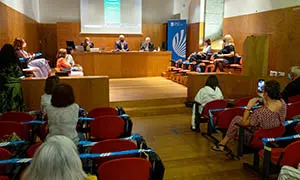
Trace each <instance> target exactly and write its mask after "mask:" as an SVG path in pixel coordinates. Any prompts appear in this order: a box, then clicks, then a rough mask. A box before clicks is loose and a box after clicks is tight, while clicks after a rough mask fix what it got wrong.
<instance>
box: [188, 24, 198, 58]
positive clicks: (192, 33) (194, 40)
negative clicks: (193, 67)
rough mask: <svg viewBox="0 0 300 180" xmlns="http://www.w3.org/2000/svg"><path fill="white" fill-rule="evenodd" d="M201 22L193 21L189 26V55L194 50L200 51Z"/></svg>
mask: <svg viewBox="0 0 300 180" xmlns="http://www.w3.org/2000/svg"><path fill="white" fill-rule="evenodd" d="M199 31H200V23H192V24H189V25H188V27H187V51H186V52H187V57H188V56H189V55H190V54H191V53H192V52H197V51H199V35H200V33H199Z"/></svg>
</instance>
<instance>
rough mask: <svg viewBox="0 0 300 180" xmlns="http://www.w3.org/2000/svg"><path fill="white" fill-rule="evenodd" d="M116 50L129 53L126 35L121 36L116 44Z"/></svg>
mask: <svg viewBox="0 0 300 180" xmlns="http://www.w3.org/2000/svg"><path fill="white" fill-rule="evenodd" d="M115 49H116V51H122V52H125V51H129V47H128V43H127V42H126V41H125V36H124V35H120V37H119V41H117V42H116V45H115Z"/></svg>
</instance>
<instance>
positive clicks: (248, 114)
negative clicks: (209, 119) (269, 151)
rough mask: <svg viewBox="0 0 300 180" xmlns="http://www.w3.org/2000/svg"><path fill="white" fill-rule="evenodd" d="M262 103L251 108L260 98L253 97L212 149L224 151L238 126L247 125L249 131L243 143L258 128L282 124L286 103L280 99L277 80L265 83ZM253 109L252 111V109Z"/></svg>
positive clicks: (247, 141) (234, 135) (268, 127)
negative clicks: (241, 114)
mask: <svg viewBox="0 0 300 180" xmlns="http://www.w3.org/2000/svg"><path fill="white" fill-rule="evenodd" d="M262 96H263V101H264V105H263V106H261V107H260V108H258V109H255V110H253V107H254V106H256V105H257V104H258V102H259V99H260V98H258V97H257V98H253V99H251V100H250V101H249V102H248V105H247V106H246V109H245V112H244V116H243V117H241V116H236V117H235V118H233V120H232V121H231V123H230V125H229V128H228V130H227V133H226V136H225V137H224V139H223V140H221V141H220V143H219V144H217V145H216V146H213V147H212V150H214V151H225V147H226V146H227V144H228V143H229V142H230V141H233V140H234V139H235V137H236V135H237V133H238V132H239V126H237V125H236V124H237V123H238V124H240V125H241V126H245V127H248V128H249V129H250V130H251V131H245V143H246V144H249V143H250V141H251V137H252V134H251V133H250V132H254V131H256V130H258V129H272V128H276V127H280V126H283V124H284V121H285V119H286V104H285V102H284V101H283V100H282V99H281V95H280V84H279V82H277V81H274V80H271V81H267V82H266V83H265V88H264V92H263V95H262ZM252 110H253V111H252Z"/></svg>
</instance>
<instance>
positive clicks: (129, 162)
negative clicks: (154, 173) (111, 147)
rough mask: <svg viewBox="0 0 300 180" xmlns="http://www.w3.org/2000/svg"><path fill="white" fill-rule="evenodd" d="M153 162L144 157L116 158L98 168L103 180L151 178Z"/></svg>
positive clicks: (146, 179)
mask: <svg viewBox="0 0 300 180" xmlns="http://www.w3.org/2000/svg"><path fill="white" fill-rule="evenodd" d="M150 169H151V164H150V162H149V161H147V160H146V159H143V158H124V159H115V160H111V161H108V162H106V163H104V164H102V165H101V166H100V167H99V169H98V175H99V178H100V179H101V180H113V179H118V180H149V177H150Z"/></svg>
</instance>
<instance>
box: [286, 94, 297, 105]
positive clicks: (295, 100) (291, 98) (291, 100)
mask: <svg viewBox="0 0 300 180" xmlns="http://www.w3.org/2000/svg"><path fill="white" fill-rule="evenodd" d="M288 101H289V103H295V102H300V94H299V95H296V96H293V97H289V99H288Z"/></svg>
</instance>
